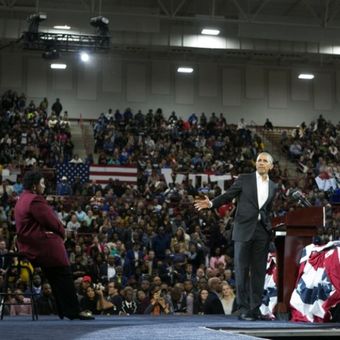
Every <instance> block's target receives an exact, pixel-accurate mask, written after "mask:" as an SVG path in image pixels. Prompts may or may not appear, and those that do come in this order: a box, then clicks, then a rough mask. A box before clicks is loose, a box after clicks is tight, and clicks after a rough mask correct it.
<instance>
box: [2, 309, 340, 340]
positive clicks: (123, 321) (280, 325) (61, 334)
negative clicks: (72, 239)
mask: <svg viewBox="0 0 340 340" xmlns="http://www.w3.org/2000/svg"><path fill="white" fill-rule="evenodd" d="M331 337H332V338H334V339H335V337H337V338H340V324H339V323H327V324H309V323H308V324H307V323H294V322H289V321H254V322H245V321H239V320H238V319H237V317H235V316H219V315H215V316H210V315H209V316H207V315H204V316H177V315H176V316H175V315H171V316H153V317H152V316H144V315H138V316H110V317H109V316H97V317H96V320H93V321H79V320H74V321H69V320H59V319H58V318H57V317H56V316H40V317H39V320H37V321H32V319H31V318H30V317H20V316H16V317H10V316H5V317H4V320H2V321H0V339H3V340H12V339H18V340H19V339H20V340H57V339H58V340H70V339H72V340H108V339H110V340H111V339H117V340H132V339H133V340H164V339H178V340H203V339H204V340H223V339H235V340H236V339H237V340H238V339H260V338H262V339H286V338H287V339H288V338H289V339H296V338H299V339H306V340H307V339H310V338H314V339H316V338H319V339H320V338H331Z"/></svg>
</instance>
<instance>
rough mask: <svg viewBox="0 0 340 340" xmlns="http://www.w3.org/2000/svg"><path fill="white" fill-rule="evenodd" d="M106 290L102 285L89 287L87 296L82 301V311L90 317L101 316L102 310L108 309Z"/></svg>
mask: <svg viewBox="0 0 340 340" xmlns="http://www.w3.org/2000/svg"><path fill="white" fill-rule="evenodd" d="M104 289H105V287H103V286H102V285H101V284H100V283H97V284H94V285H90V286H89V287H87V289H86V293H85V295H84V296H83V297H82V298H81V300H80V308H81V311H82V312H85V313H86V314H88V315H95V314H101V312H102V310H103V309H105V307H107V303H106V302H107V301H105V298H104V293H103V292H104Z"/></svg>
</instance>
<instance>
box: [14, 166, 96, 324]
mask: <svg viewBox="0 0 340 340" xmlns="http://www.w3.org/2000/svg"><path fill="white" fill-rule="evenodd" d="M44 190H45V180H44V177H43V176H42V174H41V173H40V172H38V171H28V172H27V173H26V174H25V177H24V192H23V193H22V194H21V195H20V198H19V200H18V201H17V203H16V205H15V209H14V217H15V226H16V232H17V246H18V249H19V251H20V252H21V253H22V254H24V256H26V258H27V259H28V260H29V261H30V262H31V263H32V265H33V266H38V267H40V268H41V270H42V272H43V274H44V276H45V277H46V278H47V280H48V282H49V283H50V285H51V288H52V292H53V295H54V297H55V300H56V305H57V311H58V315H59V317H60V318H61V319H63V318H64V317H66V318H68V319H70V320H73V319H80V320H92V319H93V317H92V316H89V315H86V314H82V313H81V311H80V306H79V302H78V298H77V294H76V290H75V286H74V282H73V278H72V272H71V268H70V262H69V259H68V255H67V252H66V249H65V245H64V239H65V228H64V226H63V224H62V222H61V221H60V220H59V219H58V217H57V215H56V214H55V213H54V211H53V210H52V208H51V207H50V206H49V205H48V203H47V201H46V200H45V198H44V197H43V193H44Z"/></svg>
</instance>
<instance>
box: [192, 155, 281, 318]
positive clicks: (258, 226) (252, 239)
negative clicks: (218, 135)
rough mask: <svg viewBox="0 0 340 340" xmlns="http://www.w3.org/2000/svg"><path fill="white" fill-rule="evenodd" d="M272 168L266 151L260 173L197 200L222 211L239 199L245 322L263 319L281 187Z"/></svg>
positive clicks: (237, 255)
mask: <svg viewBox="0 0 340 340" xmlns="http://www.w3.org/2000/svg"><path fill="white" fill-rule="evenodd" d="M272 168H273V158H272V156H271V155H270V154H269V153H267V152H262V153H260V154H259V155H258V156H257V159H256V172H254V173H251V174H245V175H240V176H239V177H238V179H237V180H236V181H235V182H234V183H233V185H232V186H231V187H230V188H229V189H228V190H227V191H226V192H225V193H224V194H222V195H220V196H218V197H217V198H215V199H214V200H212V201H210V200H209V198H208V197H207V196H205V198H204V199H198V200H196V201H195V207H196V209H198V210H201V209H206V208H218V207H220V206H221V205H223V204H224V203H226V202H227V201H230V200H232V199H233V198H237V200H238V202H237V210H236V213H235V218H234V228H233V235H232V239H233V241H234V263H235V276H236V293H237V294H236V295H237V304H238V306H239V308H240V315H239V318H240V319H241V320H247V321H253V320H256V319H258V318H260V317H261V314H260V309H259V307H260V305H261V300H262V294H263V286H264V279H265V275H266V264H267V256H268V251H269V242H270V237H271V208H272V204H273V201H274V198H275V194H276V190H277V185H276V184H275V183H274V182H272V181H271V180H270V179H269V177H268V173H269V171H270V170H271V169H272Z"/></svg>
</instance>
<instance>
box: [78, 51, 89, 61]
mask: <svg viewBox="0 0 340 340" xmlns="http://www.w3.org/2000/svg"><path fill="white" fill-rule="evenodd" d="M80 60H81V61H83V62H84V63H87V62H88V61H89V60H90V56H89V55H88V54H87V53H86V52H81V53H80Z"/></svg>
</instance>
